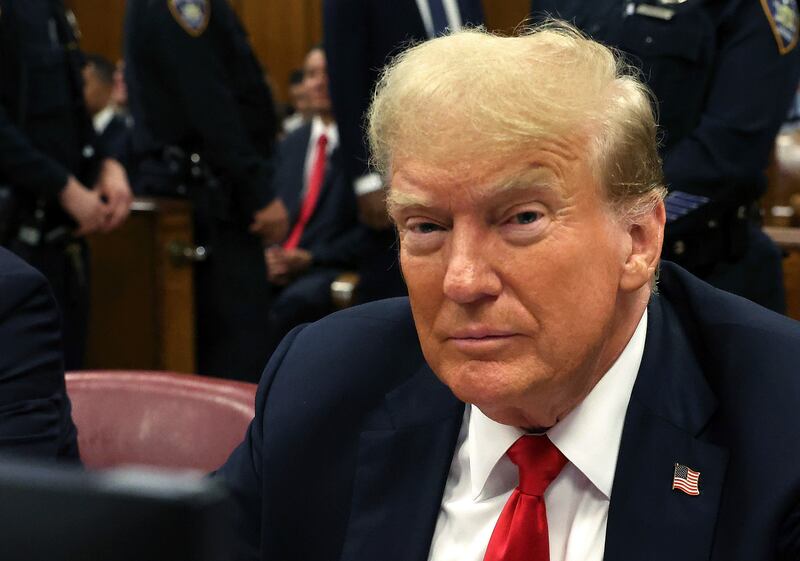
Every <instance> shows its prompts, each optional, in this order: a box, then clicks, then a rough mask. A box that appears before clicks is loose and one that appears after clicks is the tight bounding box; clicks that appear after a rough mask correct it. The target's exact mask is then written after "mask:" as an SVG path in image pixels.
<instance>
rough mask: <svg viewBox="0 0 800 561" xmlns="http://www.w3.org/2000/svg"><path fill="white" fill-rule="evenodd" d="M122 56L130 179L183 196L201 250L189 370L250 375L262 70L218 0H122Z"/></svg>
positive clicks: (264, 120)
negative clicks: (130, 122) (193, 364)
mask: <svg viewBox="0 0 800 561" xmlns="http://www.w3.org/2000/svg"><path fill="white" fill-rule="evenodd" d="M125 56H126V79H127V84H128V94H129V100H130V108H131V113H132V116H133V118H134V122H135V127H134V141H133V149H134V153H135V154H134V157H133V160H134V163H133V165H134V166H138V170H137V179H136V182H137V184H138V186H137V188H138V191H139V192H143V193H147V194H151V195H159V194H161V195H165V194H166V195H172V196H176V195H179V196H187V197H189V198H190V199H191V201H192V203H193V208H194V228H195V240H196V242H197V243H198V244H200V245H203V246H205V247H206V248H207V250H208V254H207V259H206V260H205V261H204V262H201V263H197V264H196V266H195V287H196V290H195V293H196V294H195V296H196V298H195V302H196V309H197V331H198V333H197V350H198V357H197V358H198V371H199V372H200V373H202V374H207V375H212V376H219V377H226V378H239V379H245V380H255V379H256V378H257V377H258V373H259V372H260V371H261V369H262V368H263V365H264V363H265V362H266V359H267V357H268V356H269V355H268V354H267V353H266V350H265V349H266V341H267V340H268V337H269V334H268V325H267V310H268V308H269V303H270V295H269V286H268V284H267V282H266V267H265V264H264V256H263V251H262V242H261V240H260V239H259V238H258V237H257V236H256V235H254V234H251V233H250V232H248V226H249V225H250V223H251V222H252V221H253V216H254V213H255V212H256V211H257V210H259V209H262V208H263V207H265V206H266V205H267V204H268V203H270V202H271V201H273V200H274V198H275V193H274V192H273V190H272V175H273V166H272V162H271V160H270V157H271V156H272V151H273V147H274V142H275V132H276V117H275V114H274V106H273V102H272V95H271V92H270V90H269V88H268V87H267V85H266V82H265V81H264V74H263V70H262V69H261V67H260V65H259V64H258V62H257V60H256V58H255V55H254V54H253V52H252V49H251V47H250V44H249V41H248V38H247V35H246V33H245V31H244V28H243V27H242V26H241V24H240V22H239V20H238V19H237V17H236V14H235V13H234V12H233V9H232V8H231V7H230V6H229V4H228V2H227V1H226V0H191V1H189V0H187V1H181V2H177V1H174V0H172V1H169V2H167V1H163V0H161V1H153V0H131V1H129V2H128V4H127V8H126V17H125Z"/></svg>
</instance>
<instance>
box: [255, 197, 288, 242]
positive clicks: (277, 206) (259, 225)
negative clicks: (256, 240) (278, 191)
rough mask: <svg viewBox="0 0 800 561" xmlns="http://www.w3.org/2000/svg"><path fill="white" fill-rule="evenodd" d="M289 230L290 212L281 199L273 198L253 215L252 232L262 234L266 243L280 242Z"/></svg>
mask: <svg viewBox="0 0 800 561" xmlns="http://www.w3.org/2000/svg"><path fill="white" fill-rule="evenodd" d="M288 231H289V213H287V212H286V207H285V206H283V202H281V200H280V199H275V200H273V201H272V202H271V203H270V204H268V205H267V206H265V207H264V208H262V209H261V210H259V211H258V212H256V213H255V214H254V215H253V223H252V224H250V233H251V234H256V235H259V236H261V238H262V239H263V240H264V245H271V244H274V243H278V242H280V241H281V240H283V239H284V238H285V237H286V234H287V232H288Z"/></svg>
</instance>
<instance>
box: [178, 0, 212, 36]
mask: <svg viewBox="0 0 800 561" xmlns="http://www.w3.org/2000/svg"><path fill="white" fill-rule="evenodd" d="M167 5H168V6H169V11H170V12H171V13H172V17H173V18H175V21H177V22H178V24H180V26H181V27H182V28H183V29H184V31H186V33H188V34H189V35H191V36H192V37H200V35H202V34H203V32H204V31H205V30H206V27H208V19H209V17H210V16H211V5H210V4H209V0H167Z"/></svg>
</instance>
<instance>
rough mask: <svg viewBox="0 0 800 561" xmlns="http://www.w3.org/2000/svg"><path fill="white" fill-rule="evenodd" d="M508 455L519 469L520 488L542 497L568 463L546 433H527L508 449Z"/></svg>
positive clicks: (524, 491)
mask: <svg viewBox="0 0 800 561" xmlns="http://www.w3.org/2000/svg"><path fill="white" fill-rule="evenodd" d="M508 457H509V458H510V459H511V461H512V462H514V463H515V464H516V465H517V468H518V469H519V490H520V492H521V493H523V494H525V495H531V496H534V497H541V496H543V495H544V492H545V490H546V489H547V487H548V486H549V485H550V483H552V482H553V480H554V479H555V478H556V477H558V474H559V473H561V470H562V469H564V466H565V465H566V464H567V458H566V457H565V456H564V454H562V453H561V451H560V450H559V449H558V448H556V446H555V445H554V444H553V443H552V442H551V441H550V439H549V438H547V436H545V435H530V434H529V435H525V436H522V437H520V438H519V439H517V441H516V442H515V443H514V444H512V445H511V447H510V448H509V449H508Z"/></svg>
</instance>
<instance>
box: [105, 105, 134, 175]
mask: <svg viewBox="0 0 800 561" xmlns="http://www.w3.org/2000/svg"><path fill="white" fill-rule="evenodd" d="M97 142H98V144H99V145H100V146H102V147H103V151H104V152H105V153H106V154H108V155H109V156H111V157H113V158H114V159H115V160H117V161H118V162H119V163H121V164H122V165H123V166H125V168H126V169H127V168H128V167H129V165H130V150H131V126H130V125H129V124H128V120H127V119H126V118H125V117H124V116H122V115H120V114H118V113H115V114H114V116H113V117H112V118H111V120H110V121H109V122H108V124H107V125H106V127H105V128H104V129H103V131H102V132H101V133H99V134H98V137H97Z"/></svg>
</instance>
